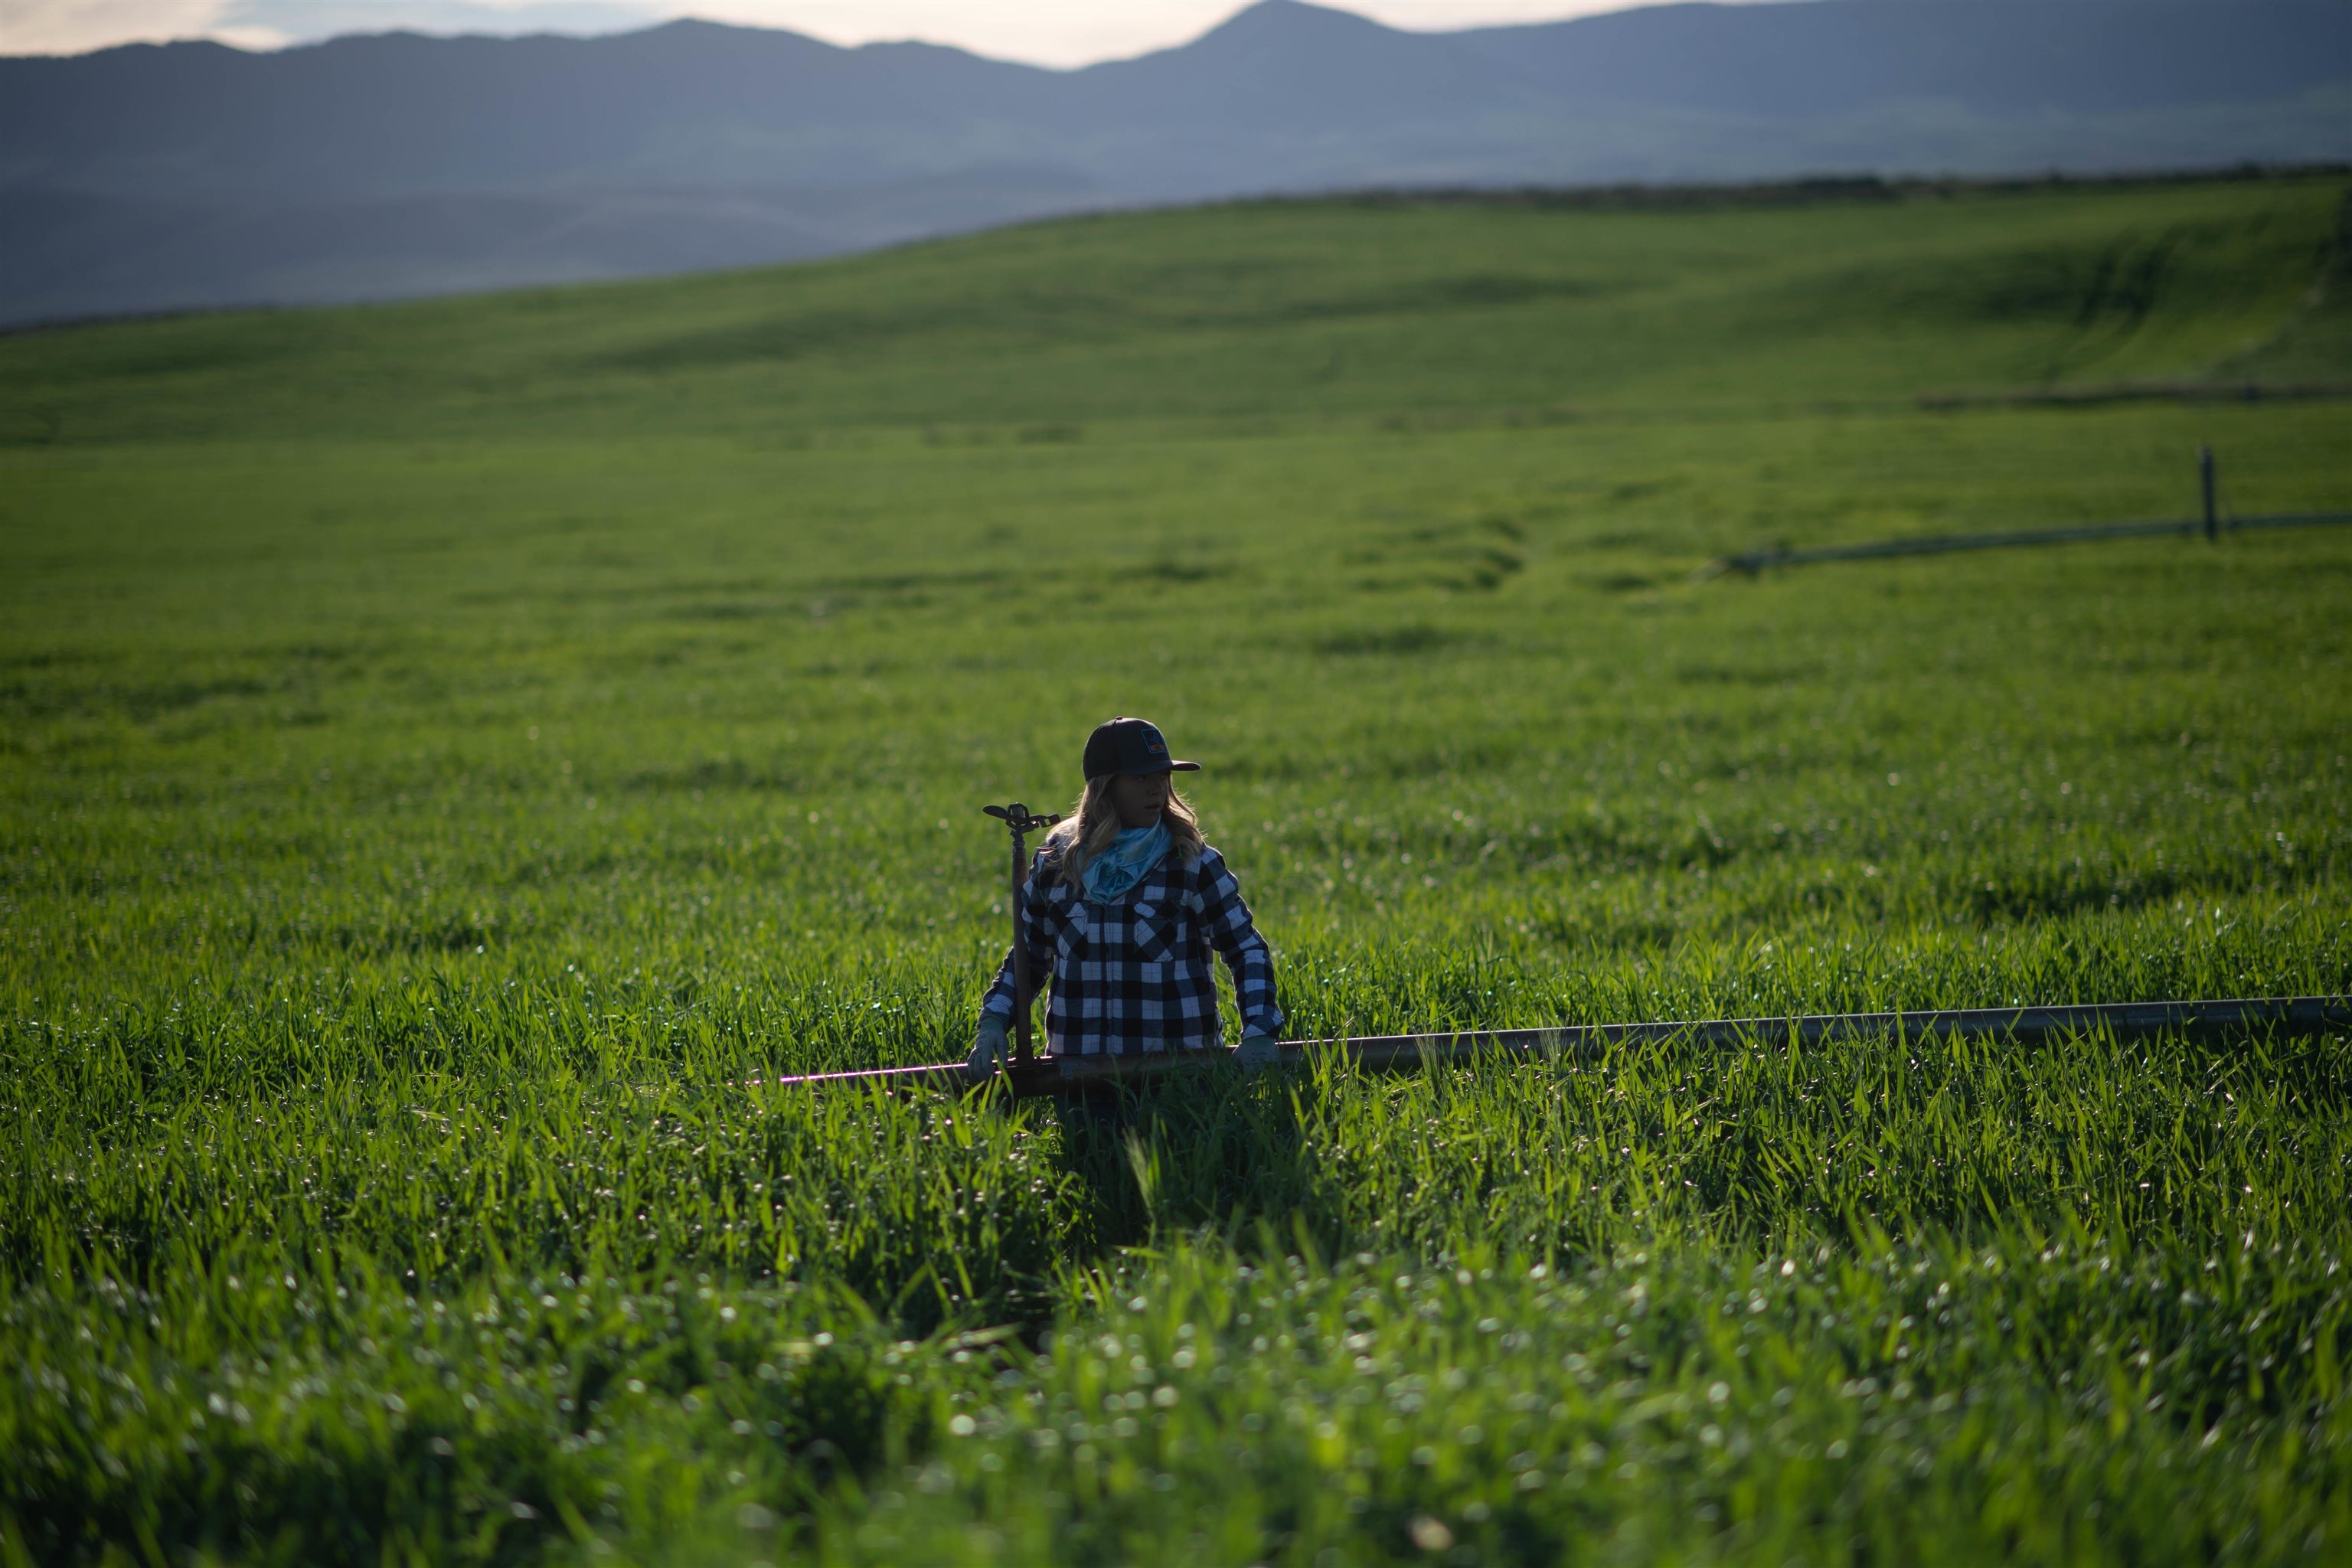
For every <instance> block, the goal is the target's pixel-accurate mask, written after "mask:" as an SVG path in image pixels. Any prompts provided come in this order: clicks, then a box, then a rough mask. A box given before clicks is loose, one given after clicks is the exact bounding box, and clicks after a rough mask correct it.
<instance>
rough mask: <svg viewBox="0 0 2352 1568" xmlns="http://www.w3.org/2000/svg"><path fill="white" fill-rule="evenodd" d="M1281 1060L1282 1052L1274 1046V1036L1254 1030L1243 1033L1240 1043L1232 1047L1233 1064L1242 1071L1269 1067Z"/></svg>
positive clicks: (1253, 1070)
mask: <svg viewBox="0 0 2352 1568" xmlns="http://www.w3.org/2000/svg"><path fill="white" fill-rule="evenodd" d="M1281 1060H1282V1052H1281V1051H1280V1050H1278V1049H1276V1047H1275V1043H1274V1037H1273V1036H1272V1035H1267V1034H1260V1033H1258V1032H1257V1031H1255V1030H1252V1031H1251V1032H1250V1033H1248V1034H1246V1035H1244V1036H1243V1037H1242V1043H1241V1044H1240V1045H1238V1046H1236V1047H1234V1066H1235V1067H1238V1068H1241V1069H1242V1070H1243V1071H1244V1072H1255V1071H1256V1070H1257V1069H1258V1068H1270V1067H1273V1066H1276V1064H1277V1063H1279V1062H1280V1061H1281Z"/></svg>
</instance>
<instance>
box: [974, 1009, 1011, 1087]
mask: <svg viewBox="0 0 2352 1568" xmlns="http://www.w3.org/2000/svg"><path fill="white" fill-rule="evenodd" d="M1012 1059H1013V1042H1012V1039H1011V1037H1010V1036H1009V1035H1007V1033H1006V1032H1005V1028H1004V1020H1003V1019H1002V1018H1000V1017H998V1016H996V1015H995V1014H993V1013H982V1015H981V1016H980V1028H979V1031H978V1032H977V1033H975V1034H974V1035H973V1036H972V1040H971V1055H970V1056H968V1057H966V1058H964V1059H963V1071H964V1076H965V1077H966V1078H968V1079H971V1081H972V1082H974V1083H978V1082H979V1081H980V1080H981V1079H984V1078H986V1077H988V1076H989V1075H990V1074H991V1073H992V1072H994V1071H995V1070H996V1069H997V1068H998V1067H999V1066H1001V1065H1003V1064H1006V1063H1009V1062H1011V1061H1012Z"/></svg>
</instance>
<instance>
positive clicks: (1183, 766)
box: [1085, 713, 1201, 779]
mask: <svg viewBox="0 0 2352 1568" xmlns="http://www.w3.org/2000/svg"><path fill="white" fill-rule="evenodd" d="M1085 767H1086V770H1087V777H1088V778H1090V779H1096V778H1100V777H1102V775H1103V774H1105V773H1199V772H1200V771H1201V764H1200V763H1180V762H1178V761H1176V760H1175V759H1174V758H1172V757H1171V756H1169V754H1168V742H1166V741H1164V740H1162V739H1161V738H1160V726H1159V725H1157V724H1154V723H1153V722H1152V721H1150V720H1149V719H1130V718H1129V717H1128V716H1127V715H1126V714H1124V713H1122V714H1120V715H1119V716H1118V718H1116V719H1112V720H1109V721H1106V722H1104V723H1100V724H1097V725H1096V726H1095V732H1094V733H1093V734H1091V735H1088V736H1087V755H1086V763H1085Z"/></svg>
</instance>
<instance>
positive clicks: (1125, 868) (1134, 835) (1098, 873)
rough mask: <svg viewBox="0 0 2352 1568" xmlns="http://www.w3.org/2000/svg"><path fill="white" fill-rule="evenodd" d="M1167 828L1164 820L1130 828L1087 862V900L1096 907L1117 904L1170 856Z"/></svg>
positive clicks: (1085, 875)
mask: <svg viewBox="0 0 2352 1568" xmlns="http://www.w3.org/2000/svg"><path fill="white" fill-rule="evenodd" d="M1168 844H1169V838H1168V824H1167V821H1166V820H1165V819H1164V818H1163V819H1162V820H1160V821H1159V822H1155V823H1153V824H1152V825H1151V826H1149V827H1130V828H1128V829H1127V830H1126V831H1124V832H1122V833H1121V834H1120V835H1119V836H1118V838H1116V839H1114V840H1113V841H1112V843H1111V846H1110V847H1109V848H1108V849H1106V850H1104V851H1103V852H1102V853H1101V854H1099V855H1097V856H1096V857H1095V858H1093V859H1091V860H1089V861H1087V868H1086V870H1085V871H1084V872H1083V873H1081V876H1082V878H1083V879H1084V880H1085V882H1086V888H1087V899H1089V900H1092V901H1093V902H1095V903H1097V904H1108V903H1114V902H1117V901H1118V900H1119V899H1121V898H1123V897H1125V896H1126V894H1127V891H1128V889H1130V888H1132V887H1134V886H1135V885H1136V884H1137V883H1138V882H1140V881H1141V880H1143V878H1144V874H1145V873H1146V872H1148V871H1150V869H1151V868H1153V867H1154V866H1157V865H1159V864H1160V857H1161V856H1162V855H1165V854H1167V853H1168Z"/></svg>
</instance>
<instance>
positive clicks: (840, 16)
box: [0, 0, 1643, 66]
mask: <svg viewBox="0 0 2352 1568" xmlns="http://www.w3.org/2000/svg"><path fill="white" fill-rule="evenodd" d="M1325 3H1327V4H1335V5H1336V8H1338V9H1341V10H1348V11H1354V12H1357V13H1359V14H1360V15H1362V16H1370V17H1372V18H1374V19H1375V20H1378V21H1381V22H1385V23H1387V24H1388V25H1389V26H1393V27H1409V28H1414V29H1418V30H1423V31H1443V30H1446V29H1450V28H1454V27H1475V26H1486V25H1489V24H1493V23H1498V22H1542V21H1553V20H1557V19H1558V18H1560V17H1563V16H1582V15H1585V14H1587V13H1589V12H1593V11H1613V10H1622V9H1624V8H1625V7H1626V6H1628V5H1636V4H1642V3H1643V0H1325ZM1243 8H1244V0H0V54H11V55H26V54H79V53H82V52H83V51H85V50H89V49H97V48H104V47H107V46H109V45H112V44H127V43H161V42H163V41H165V40H167V39H172V38H216V39H218V40H220V41H221V42H223V43H228V44H235V45H237V46H239V47H245V48H257V49H267V48H278V47H283V46H284V45H287V44H294V43H307V42H310V41H312V40H314V39H318V38H325V37H333V36H334V35H336V34H339V33H381V32H388V31H391V30H393V29H395V28H407V29H410V30H413V31H415V32H425V33H541V32H553V33H614V32H624V31H626V30H629V29H631V28H635V27H643V26H650V25H652V24H654V23H656V22H661V21H666V20H667V19H669V18H670V17H673V16H703V17H708V18H709V19H710V20H712V21H718V22H738V23H743V24H747V25H750V26H764V27H789V28H791V29H793V31H794V32H800V33H807V34H810V35H812V36H814V37H820V38H824V39H827V40H829V41H831V42H833V43H836V44H863V43H871V42H874V41H876V40H877V39H889V38H922V39H925V40H928V41H929V42H932V43H940V44H955V45H958V46H960V47H963V48H967V49H971V51H973V52H974V53H976V54H983V55H992V56H994V57H996V58H1000V59H1015V60H1026V61H1028V62H1030V63H1032V64H1034V65H1045V66H1078V65H1087V64H1089V63H1091V62H1093V61H1095V60H1102V59H1115V58H1120V57H1122V56H1127V55H1136V54H1142V53H1145V52H1146V51H1148V50H1151V49H1158V48H1165V47H1169V46H1171V45H1173V44H1181V43H1183V42H1185V41H1187V40H1188V39H1191V38H1194V37H1199V36H1200V35H1201V34H1202V33H1204V32H1206V31H1207V30H1208V29H1209V28H1211V27H1213V26H1216V25H1217V24H1218V23H1219V22H1222V21H1223V20H1224V19H1225V18H1226V17H1227V16H1232V15H1233V14H1234V12H1235V11H1238V10H1241V9H1243Z"/></svg>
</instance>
